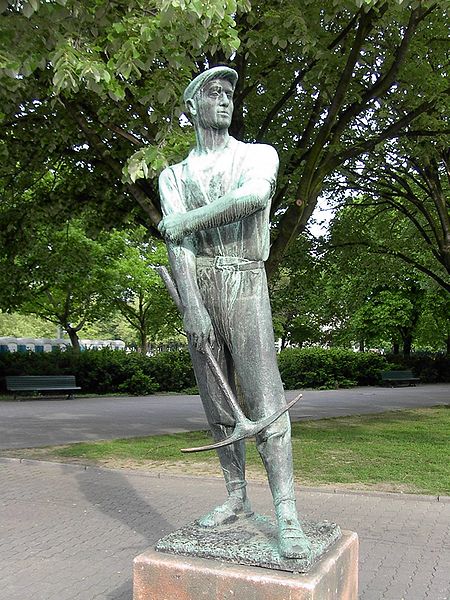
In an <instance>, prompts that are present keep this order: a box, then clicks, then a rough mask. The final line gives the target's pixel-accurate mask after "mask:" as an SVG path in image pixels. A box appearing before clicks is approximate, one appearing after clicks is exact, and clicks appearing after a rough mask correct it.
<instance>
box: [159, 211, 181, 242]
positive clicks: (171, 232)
mask: <svg viewBox="0 0 450 600" xmlns="http://www.w3.org/2000/svg"><path fill="white" fill-rule="evenodd" d="M186 221H187V217H186V215H185V214H183V213H177V214H175V213H174V214H171V215H167V216H166V217H164V219H162V220H161V221H160V222H159V225H158V229H159V231H160V232H161V234H162V235H163V237H164V238H165V239H166V241H168V242H171V243H172V244H176V243H178V242H181V240H182V239H183V238H184V237H185V236H186V229H185V228H186Z"/></svg>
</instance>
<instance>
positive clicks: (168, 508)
mask: <svg viewBox="0 0 450 600" xmlns="http://www.w3.org/2000/svg"><path fill="white" fill-rule="evenodd" d="M250 494H251V497H252V498H253V499H254V502H253V504H254V508H255V509H256V510H258V511H261V512H270V511H271V502H270V495H269V492H268V489H267V486H265V485H262V484H256V483H254V484H251V485H250ZM222 495H223V484H222V482H221V480H220V479H214V478H190V477H176V476H167V475H161V476H157V475H150V474H146V473H141V472H139V473H138V472H131V471H125V470H108V469H93V468H87V469H86V468H84V467H81V466H75V465H60V464H55V463H45V462H42V463H39V462H37V461H22V462H20V461H19V460H15V459H0V581H1V585H0V600H95V599H102V600H130V599H131V595H132V580H131V567H132V560H133V558H134V557H135V556H136V555H137V554H139V553H141V552H142V551H143V550H144V549H145V548H147V547H149V546H151V545H152V544H153V543H154V542H155V540H157V539H158V538H159V537H161V536H162V535H164V534H167V533H168V532H170V531H172V530H173V529H175V528H177V527H180V526H181V525H184V524H186V523H188V522H189V521H191V520H193V519H194V518H196V517H198V516H199V515H200V514H202V513H203V512H205V511H206V510H207V509H209V508H210V507H211V505H213V503H216V502H219V501H220V500H221V498H222ZM298 500H299V508H300V511H301V513H302V514H304V516H305V517H307V518H310V519H315V520H322V519H328V520H331V521H335V522H336V523H339V525H341V527H342V528H343V529H351V530H354V531H357V532H358V535H359V538H360V596H359V597H360V600H402V599H404V600H448V599H449V598H450V593H449V590H450V498H448V497H445V498H441V499H437V498H433V497H424V496H411V495H401V494H376V493H367V494H360V493H350V492H341V491H336V492H333V491H331V490H330V491H323V490H320V491H318V490H312V489H300V490H298ZM218 600H219V599H218ZM239 600H245V598H242V599H239Z"/></svg>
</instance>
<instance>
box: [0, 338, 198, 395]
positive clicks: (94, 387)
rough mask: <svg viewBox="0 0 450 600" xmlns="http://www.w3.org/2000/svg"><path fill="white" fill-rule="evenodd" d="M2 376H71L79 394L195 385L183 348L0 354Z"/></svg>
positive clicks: (140, 391) (147, 391) (143, 391)
mask: <svg viewBox="0 0 450 600" xmlns="http://www.w3.org/2000/svg"><path fill="white" fill-rule="evenodd" d="M6 375H75V377H76V381H77V385H79V386H80V387H81V388H82V390H83V393H87V394H90V393H94V394H113V393H120V392H122V393H126V394H134V395H146V394H152V393H154V392H157V391H172V392H181V391H183V390H185V389H188V388H192V387H194V386H195V377H194V371H193V369H192V365H191V361H190V357H189V353H188V352H187V351H185V350H179V351H176V352H161V353H159V354H156V355H155V356H144V355H142V354H139V353H137V352H131V353H126V352H122V351H118V350H115V351H114V350H109V349H102V350H86V351H85V352H81V353H79V354H77V353H75V352H72V351H70V350H68V351H65V352H49V353H43V352H41V353H33V352H29V353H21V352H17V353H8V352H5V353H1V354H0V377H1V385H2V391H6V387H5V382H4V377H5V376H6Z"/></svg>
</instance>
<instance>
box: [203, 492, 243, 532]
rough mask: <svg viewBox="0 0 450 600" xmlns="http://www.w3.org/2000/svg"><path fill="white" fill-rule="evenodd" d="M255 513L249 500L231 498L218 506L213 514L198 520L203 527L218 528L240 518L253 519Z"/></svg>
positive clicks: (210, 513)
mask: <svg viewBox="0 0 450 600" xmlns="http://www.w3.org/2000/svg"><path fill="white" fill-rule="evenodd" d="M252 514H253V511H252V509H251V506H250V502H249V501H248V500H242V499H241V498H235V497H233V496H230V497H229V498H228V499H227V500H226V501H225V502H224V503H223V504H221V505H220V506H216V508H214V509H213V510H212V511H211V512H209V513H207V514H206V515H204V516H203V517H200V519H198V520H197V523H198V524H199V525H201V526H202V527H217V526H218V525H228V524H229V523H233V522H234V521H236V520H237V519H238V518H239V517H241V516H244V517H251V516H252Z"/></svg>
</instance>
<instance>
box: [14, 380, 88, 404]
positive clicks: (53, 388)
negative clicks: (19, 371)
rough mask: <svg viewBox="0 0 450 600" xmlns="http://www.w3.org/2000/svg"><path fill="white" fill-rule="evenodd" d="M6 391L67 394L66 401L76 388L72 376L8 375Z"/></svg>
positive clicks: (78, 388) (15, 393)
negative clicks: (62, 392)
mask: <svg viewBox="0 0 450 600" xmlns="http://www.w3.org/2000/svg"><path fill="white" fill-rule="evenodd" d="M5 379H6V389H7V390H8V391H10V392H14V400H15V399H16V397H17V392H60V391H66V392H68V395H67V399H69V398H73V393H72V392H74V391H75V390H81V388H80V387H78V386H77V384H76V381H75V376H74V375H10V376H8V377H5Z"/></svg>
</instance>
